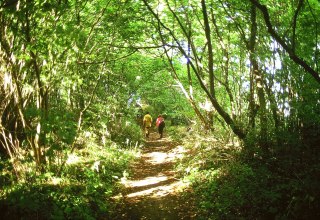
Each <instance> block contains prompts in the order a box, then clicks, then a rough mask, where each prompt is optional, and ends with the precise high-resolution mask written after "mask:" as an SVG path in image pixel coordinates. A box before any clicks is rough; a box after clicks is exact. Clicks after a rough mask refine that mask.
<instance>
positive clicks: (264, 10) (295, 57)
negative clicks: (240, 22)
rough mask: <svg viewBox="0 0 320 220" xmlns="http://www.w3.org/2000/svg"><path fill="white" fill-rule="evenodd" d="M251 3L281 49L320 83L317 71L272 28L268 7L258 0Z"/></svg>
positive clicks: (252, 0)
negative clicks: (260, 14) (258, 11)
mask: <svg viewBox="0 0 320 220" xmlns="http://www.w3.org/2000/svg"><path fill="white" fill-rule="evenodd" d="M250 1H251V2H252V4H254V5H255V6H256V7H257V8H258V9H259V10H260V11H261V12H262V14H263V17H264V21H265V23H266V25H267V28H268V32H269V33H270V35H271V36H272V37H273V38H274V39H275V40H276V41H277V42H278V43H279V44H280V45H281V46H282V47H283V49H284V50H285V51H286V52H287V53H288V54H289V57H290V58H291V60H292V61H293V62H295V63H296V64H298V65H300V66H301V67H302V68H303V69H304V70H305V71H307V72H308V73H309V74H311V75H312V77H313V78H314V79H315V80H316V81H317V82H318V83H320V75H319V73H318V72H317V71H316V70H314V69H313V68H312V67H311V66H309V65H308V64H307V63H306V62H305V61H304V60H303V59H302V58H300V57H299V56H298V55H296V54H295V52H294V50H293V49H292V48H290V47H289V46H288V45H287V44H286V43H285V41H284V39H282V38H281V37H280V36H279V34H278V33H277V32H276V31H275V30H274V28H273V26H272V24H271V21H270V15H269V12H268V9H267V7H266V6H265V5H262V4H260V2H259V1H258V0H250Z"/></svg>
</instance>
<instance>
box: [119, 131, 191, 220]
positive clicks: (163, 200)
mask: <svg viewBox="0 0 320 220" xmlns="http://www.w3.org/2000/svg"><path fill="white" fill-rule="evenodd" d="M155 136H156V134H155V133H152V134H151V137H150V140H149V141H147V142H146V146H145V148H144V149H143V152H142V154H141V158H140V160H139V162H137V163H136V164H135V165H134V166H133V168H132V169H133V176H132V177H127V178H122V179H121V184H122V185H123V186H124V187H125V190H124V192H123V193H122V194H120V195H118V196H117V197H115V199H120V198H122V199H123V200H124V203H125V207H126V213H123V214H122V217H123V219H177V218H178V219H192V218H191V217H190V216H188V218H184V217H181V216H185V215H188V214H186V212H187V211H186V209H187V210H188V209H189V207H184V206H186V205H189V204H188V202H185V201H183V202H181V201H180V200H181V199H180V197H181V195H180V194H179V193H181V192H183V191H184V190H185V189H187V187H188V186H187V184H186V183H184V182H183V181H182V180H179V179H177V178H176V177H175V175H176V174H175V171H174V165H175V160H177V159H181V158H183V154H184V153H186V152H187V151H186V150H185V148H184V147H183V146H179V145H176V144H174V143H172V142H171V141H170V139H168V138H163V139H161V140H157V139H156V137H155Z"/></svg>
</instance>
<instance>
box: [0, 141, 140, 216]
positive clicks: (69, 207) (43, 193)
mask: <svg viewBox="0 0 320 220" xmlns="http://www.w3.org/2000/svg"><path fill="white" fill-rule="evenodd" d="M87 144H88V143H87ZM134 157H135V151H134V150H120V149H118V147H117V146H116V145H110V146H105V147H101V146H98V145H95V144H94V143H91V144H89V146H87V147H86V148H84V149H82V150H79V151H77V152H76V153H75V154H73V155H69V158H68V161H67V165H66V167H65V169H64V170H63V172H62V176H61V177H57V176H55V175H54V173H45V174H43V175H40V176H36V177H35V178H33V179H32V180H31V181H27V182H25V183H19V184H13V185H7V186H5V187H4V188H3V189H2V190H1V191H0V209H1V210H2V213H1V216H2V217H4V218H20V217H21V216H23V218H26V219H32V218H41V219H99V218H104V216H106V215H108V213H109V212H110V211H111V210H112V208H111V207H112V206H113V203H112V202H111V196H112V195H114V194H115V193H116V192H115V190H116V186H117V184H116V182H117V181H118V179H120V178H121V177H122V175H123V173H124V172H125V170H127V168H128V165H129V162H130V161H132V160H133V159H134ZM2 176H3V177H4V173H2ZM3 185H4V183H2V186H3Z"/></svg>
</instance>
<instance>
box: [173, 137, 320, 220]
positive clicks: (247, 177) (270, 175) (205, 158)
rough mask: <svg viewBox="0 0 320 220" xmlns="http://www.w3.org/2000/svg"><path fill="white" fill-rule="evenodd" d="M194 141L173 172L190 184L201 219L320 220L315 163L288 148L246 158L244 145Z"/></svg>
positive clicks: (191, 140)
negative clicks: (266, 156) (267, 155)
mask: <svg viewBox="0 0 320 220" xmlns="http://www.w3.org/2000/svg"><path fill="white" fill-rule="evenodd" d="M191 137H193V138H194V139H190V138H191ZM195 137H196V135H192V136H190V137H189V138H188V141H187V142H185V143H186V145H187V146H189V147H190V151H191V155H189V157H186V158H185V159H184V160H183V161H182V163H181V165H180V166H179V167H178V170H179V171H180V173H181V175H182V176H183V178H184V180H185V181H187V182H190V183H191V185H192V188H193V190H194V194H195V195H194V196H195V198H196V200H197V203H198V208H199V218H200V219H202V218H203V219H255V218H259V219H317V218H319V212H318V211H317V209H318V208H319V207H320V203H319V198H320V191H319V188H317V187H316V186H317V185H318V184H319V178H317V177H318V176H319V173H320V172H319V171H320V170H319V167H320V166H319V163H317V162H316V163H313V162H311V161H309V162H308V161H307V160H308V159H307V158H300V159H298V157H297V155H295V153H296V152H294V151H293V150H291V151H286V154H282V153H283V151H282V152H281V153H280V154H278V153H277V154H276V153H274V157H272V158H269V159H266V158H263V157H262V156H261V154H260V153H259V152H257V151H256V152H254V154H253V156H252V157H249V158H250V159H248V157H247V155H245V156H244V155H243V154H246V153H247V151H244V149H245V148H243V147H236V146H235V145H230V144H228V145H227V144H226V143H225V142H224V141H222V140H212V139H210V138H208V137H207V138H203V137H202V138H199V137H198V138H195ZM253 139H254V138H253ZM247 144H248V143H247ZM236 149H237V150H236ZM253 149H256V147H253ZM189 154H190V153H189ZM293 155H295V156H293ZM308 158H309V159H310V157H308Z"/></svg>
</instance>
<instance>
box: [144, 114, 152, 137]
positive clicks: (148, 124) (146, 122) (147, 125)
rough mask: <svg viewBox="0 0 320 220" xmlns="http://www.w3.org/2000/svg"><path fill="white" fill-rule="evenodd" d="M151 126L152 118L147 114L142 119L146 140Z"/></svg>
mask: <svg viewBox="0 0 320 220" xmlns="http://www.w3.org/2000/svg"><path fill="white" fill-rule="evenodd" d="M151 124H152V117H151V115H150V113H149V112H147V113H146V115H145V116H144V117H143V127H144V131H145V136H146V138H148V137H149V134H150V128H151Z"/></svg>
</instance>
